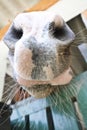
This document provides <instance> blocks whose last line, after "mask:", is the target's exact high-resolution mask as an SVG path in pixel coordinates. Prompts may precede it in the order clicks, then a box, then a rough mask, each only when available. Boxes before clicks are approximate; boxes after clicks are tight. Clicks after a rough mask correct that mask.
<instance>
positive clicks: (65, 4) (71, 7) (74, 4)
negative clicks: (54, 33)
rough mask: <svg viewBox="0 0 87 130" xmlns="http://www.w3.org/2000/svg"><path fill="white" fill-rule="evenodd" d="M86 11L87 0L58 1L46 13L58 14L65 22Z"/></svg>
mask: <svg viewBox="0 0 87 130" xmlns="http://www.w3.org/2000/svg"><path fill="white" fill-rule="evenodd" d="M86 9H87V0H76V1H74V0H60V1H59V2H58V3H56V4H54V5H53V6H51V7H50V8H49V9H48V11H52V12H54V13H58V14H59V15H61V16H62V17H63V18H64V20H65V21H66V22H67V21H69V20H71V19H72V18H74V17H76V16H77V15H79V14H80V13H82V12H83V11H84V10H86Z"/></svg>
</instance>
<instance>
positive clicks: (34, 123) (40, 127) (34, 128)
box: [30, 109, 50, 130]
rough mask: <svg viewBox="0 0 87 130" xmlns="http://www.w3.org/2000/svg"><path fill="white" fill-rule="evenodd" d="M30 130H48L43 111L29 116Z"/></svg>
mask: <svg viewBox="0 0 87 130" xmlns="http://www.w3.org/2000/svg"><path fill="white" fill-rule="evenodd" d="M30 130H50V129H48V123H47V118H46V110H45V109H44V110H41V111H38V112H36V113H33V114H31V115H30Z"/></svg>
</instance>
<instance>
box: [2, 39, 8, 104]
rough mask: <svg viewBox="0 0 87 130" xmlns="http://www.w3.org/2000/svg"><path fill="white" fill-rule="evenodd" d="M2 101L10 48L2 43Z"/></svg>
mask: <svg viewBox="0 0 87 130" xmlns="http://www.w3.org/2000/svg"><path fill="white" fill-rule="evenodd" d="M0 45H1V46H0V101H1V99H2V95H3V89H4V81H5V74H6V66H7V54H8V48H7V47H6V46H5V44H4V43H3V42H2V41H0Z"/></svg>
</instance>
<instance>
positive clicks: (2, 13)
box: [0, 0, 40, 29]
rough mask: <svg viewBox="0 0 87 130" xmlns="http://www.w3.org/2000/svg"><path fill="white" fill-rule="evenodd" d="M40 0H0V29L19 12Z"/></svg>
mask: <svg viewBox="0 0 87 130" xmlns="http://www.w3.org/2000/svg"><path fill="white" fill-rule="evenodd" d="M38 1H40V0H0V29H1V28H2V27H3V26H4V25H6V24H7V23H8V22H9V21H12V19H13V18H14V17H15V16H16V15H17V14H18V13H20V12H23V11H24V10H27V9H29V8H31V7H32V6H33V5H35V4H36V3H37V2H38Z"/></svg>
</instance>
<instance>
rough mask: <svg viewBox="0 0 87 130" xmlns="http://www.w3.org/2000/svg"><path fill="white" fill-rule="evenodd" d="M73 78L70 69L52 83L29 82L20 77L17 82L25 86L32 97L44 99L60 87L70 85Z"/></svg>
mask: <svg viewBox="0 0 87 130" xmlns="http://www.w3.org/2000/svg"><path fill="white" fill-rule="evenodd" d="M72 77H73V74H72V70H71V68H69V69H68V70H66V71H65V72H64V73H62V74H61V75H60V76H58V77H56V78H55V79H53V80H51V81H29V80H25V79H22V78H21V77H18V78H17V82H18V83H19V84H20V85H22V86H25V89H26V90H27V91H28V92H29V94H30V95H32V96H34V97H36V98H42V97H46V96H48V95H50V93H51V92H52V91H53V90H54V89H55V88H57V87H58V86H59V85H65V84H68V83H69V82H70V81H71V79H72Z"/></svg>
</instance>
